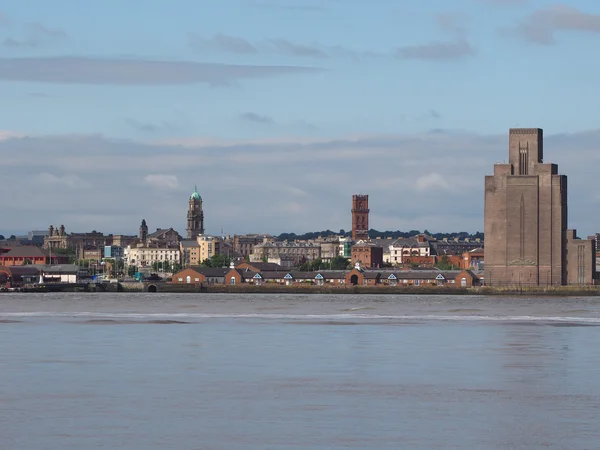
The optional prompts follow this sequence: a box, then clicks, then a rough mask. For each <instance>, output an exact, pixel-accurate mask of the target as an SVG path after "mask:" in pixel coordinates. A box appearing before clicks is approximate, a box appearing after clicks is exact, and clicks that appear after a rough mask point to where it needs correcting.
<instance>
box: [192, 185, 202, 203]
mask: <svg viewBox="0 0 600 450" xmlns="http://www.w3.org/2000/svg"><path fill="white" fill-rule="evenodd" d="M190 200H202V197H200V194H198V188H197V187H195V186H194V192H192V195H190Z"/></svg>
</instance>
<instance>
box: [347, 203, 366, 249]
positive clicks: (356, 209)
mask: <svg viewBox="0 0 600 450" xmlns="http://www.w3.org/2000/svg"><path fill="white" fill-rule="evenodd" d="M351 212H352V239H353V240H354V241H368V240H369V196H368V195H353V196H352V210H351Z"/></svg>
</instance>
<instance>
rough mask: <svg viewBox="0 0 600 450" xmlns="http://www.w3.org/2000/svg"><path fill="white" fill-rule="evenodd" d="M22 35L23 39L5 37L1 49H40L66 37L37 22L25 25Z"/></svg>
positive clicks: (60, 32)
mask: <svg viewBox="0 0 600 450" xmlns="http://www.w3.org/2000/svg"><path fill="white" fill-rule="evenodd" d="M0 21H1V17H0ZM24 35H25V36H24V37H23V38H14V37H7V38H5V39H4V40H3V41H2V42H1V43H0V44H1V45H2V46H3V47H7V48H12V49H27V48H36V47H40V46H42V45H46V44H49V43H53V42H56V41H59V40H62V39H66V38H67V37H68V36H67V33H65V32H64V31H63V30H59V29H57V28H50V27H47V26H45V25H43V24H41V23H39V22H33V23H29V24H27V25H25V27H24Z"/></svg>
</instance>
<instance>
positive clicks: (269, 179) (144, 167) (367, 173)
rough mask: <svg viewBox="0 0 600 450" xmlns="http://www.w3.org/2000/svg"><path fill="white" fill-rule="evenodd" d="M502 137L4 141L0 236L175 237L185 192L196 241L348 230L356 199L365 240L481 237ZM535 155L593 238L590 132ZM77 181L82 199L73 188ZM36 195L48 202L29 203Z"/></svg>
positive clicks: (598, 214)
mask: <svg viewBox="0 0 600 450" xmlns="http://www.w3.org/2000/svg"><path fill="white" fill-rule="evenodd" d="M547 131H548V130H547ZM507 134H508V133H507V132H505V133H501V134H498V135H479V134H476V133H470V132H464V131H463V132H461V131H448V130H438V131H437V132H436V133H423V134H398V135H364V136H349V137H345V138H337V139H326V138H319V139H307V138H304V139H280V140H278V141H275V140H271V141H259V140H256V141H224V142H219V141H214V140H208V139H198V140H197V141H195V142H193V141H192V140H188V141H187V142H188V145H187V146H182V145H179V142H176V141H173V143H172V144H168V143H164V142H163V143H154V144H148V143H141V142H136V141H131V140H113V139H108V138H106V137H103V136H99V135H87V136H86V135H79V136H68V135H65V136H39V137H23V136H19V134H18V133H14V132H4V135H5V138H4V139H2V140H0V160H1V161H2V164H0V179H2V181H3V183H4V184H5V185H6V186H18V189H15V190H13V191H11V195H8V196H3V197H0V210H2V212H3V215H2V222H3V227H4V230H7V229H9V230H14V231H15V232H17V231H18V232H21V231H22V232H26V231H28V230H30V229H36V228H39V227H46V226H48V224H49V223H65V225H66V226H67V228H68V229H69V230H71V231H86V230H88V231H89V230H91V229H93V228H96V229H100V230H102V231H104V232H106V233H110V232H114V233H120V232H122V233H132V234H133V233H135V232H136V230H137V228H138V227H139V222H140V220H141V218H142V217H145V218H146V219H147V220H148V223H149V225H150V227H157V226H161V227H170V226H173V227H174V228H176V229H178V230H180V231H183V230H184V229H185V220H186V219H185V213H186V208H187V199H188V196H189V194H190V192H191V191H192V190H193V187H194V184H197V185H198V189H199V191H200V193H201V195H202V197H203V200H204V208H205V215H206V224H207V232H208V233H219V232H220V230H221V228H223V229H224V230H225V232H226V233H227V232H228V233H243V232H271V233H279V232H283V231H295V232H303V231H309V230H316V229H326V228H330V229H340V228H344V229H348V228H349V222H350V212H349V207H350V205H349V204H350V196H351V195H352V194H353V193H357V192H365V193H367V194H369V196H370V197H369V200H370V207H371V211H372V219H371V223H372V226H373V227H374V228H377V229H385V228H387V229H403V230H410V229H421V230H422V229H425V228H427V229H429V230H431V231H455V230H467V231H477V230H482V229H483V198H484V195H483V192H484V176H485V175H489V174H492V173H493V170H494V164H495V163H496V162H502V161H506V159H507V157H508V136H507ZM0 136H1V134H0ZM544 144H545V145H544V146H545V151H544V154H545V159H546V161H548V162H555V163H557V164H558V165H559V172H560V173H565V174H567V175H568V176H569V225H570V226H572V227H575V228H577V229H578V230H579V232H580V234H581V235H587V234H592V233H593V232H595V231H598V230H597V224H598V222H599V221H600V208H596V207H594V206H598V205H599V204H600V201H597V202H596V203H593V204H590V202H594V201H595V200H594V199H592V198H590V196H589V192H595V182H596V180H595V178H594V176H593V174H590V171H589V167H593V166H595V165H598V164H600V130H590V131H587V132H580V133H573V134H554V135H552V134H551V133H548V132H547V133H546V139H545V142H544ZM49 155H51V156H49ZM457 161H459V163H457ZM157 168H159V169H158V170H157ZM32 174H34V175H33V176H32ZM35 174H38V175H35ZM40 174H41V175H40ZM23 180H31V181H33V182H30V181H28V182H24V181H23ZM82 180H83V182H84V183H85V184H84V185H87V186H88V188H87V189H81V188H78V187H77V186H79V184H78V183H81V182H82ZM40 192H49V193H51V195H52V196H53V197H52V198H55V199H60V201H33V200H32V199H35V198H39V195H40ZM90 192H93V193H94V195H93V202H91V201H90ZM397 198H400V199H402V198H410V200H411V201H410V202H403V201H401V200H398V201H396V200H397ZM394 199H396V200H394ZM590 205H591V206H592V207H590ZM99 211H101V214H99ZM240 218H243V220H240Z"/></svg>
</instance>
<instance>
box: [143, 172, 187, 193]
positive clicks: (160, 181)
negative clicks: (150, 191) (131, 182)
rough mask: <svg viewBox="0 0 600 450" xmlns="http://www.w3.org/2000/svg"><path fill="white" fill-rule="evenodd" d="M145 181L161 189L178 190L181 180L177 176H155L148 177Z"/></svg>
mask: <svg viewBox="0 0 600 450" xmlns="http://www.w3.org/2000/svg"><path fill="white" fill-rule="evenodd" d="M144 181H145V182H146V183H148V184H150V185H152V186H154V187H156V188H159V189H163V188H166V189H177V188H178V187H179V180H178V179H177V176H176V175H164V174H153V175H146V176H145V177H144Z"/></svg>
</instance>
